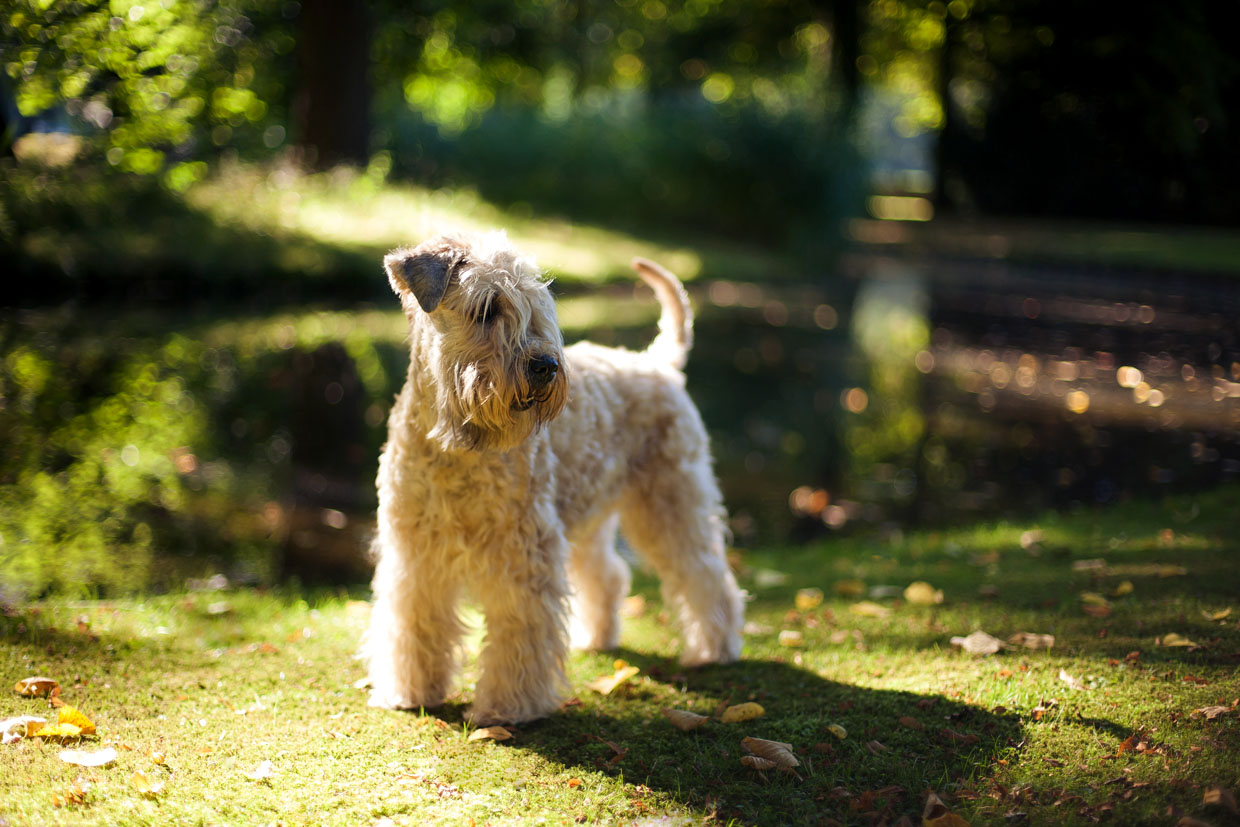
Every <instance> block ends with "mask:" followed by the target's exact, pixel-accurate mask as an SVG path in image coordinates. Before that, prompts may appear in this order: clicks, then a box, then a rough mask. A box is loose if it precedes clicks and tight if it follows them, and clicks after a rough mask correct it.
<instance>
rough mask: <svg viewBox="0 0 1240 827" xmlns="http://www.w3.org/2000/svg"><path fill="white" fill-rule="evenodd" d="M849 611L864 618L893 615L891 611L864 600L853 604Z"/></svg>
mask: <svg viewBox="0 0 1240 827" xmlns="http://www.w3.org/2000/svg"><path fill="white" fill-rule="evenodd" d="M849 611H850V612H852V613H853V614H855V615H861V616H862V617H886V616H887V615H889V614H891V609H888V608H887V607H886V606H880V605H879V604H877V603H874V602H871V601H869V600H862V601H861V602H860V603H854V604H852V606H850V607H849Z"/></svg>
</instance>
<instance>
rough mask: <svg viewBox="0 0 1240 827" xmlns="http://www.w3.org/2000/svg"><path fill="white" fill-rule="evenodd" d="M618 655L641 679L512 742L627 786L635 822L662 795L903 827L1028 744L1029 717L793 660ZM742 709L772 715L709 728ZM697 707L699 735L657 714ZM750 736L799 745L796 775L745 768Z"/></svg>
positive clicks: (804, 818)
mask: <svg viewBox="0 0 1240 827" xmlns="http://www.w3.org/2000/svg"><path fill="white" fill-rule="evenodd" d="M614 654H615V656H616V657H620V658H623V659H625V660H627V661H628V662H629V663H630V664H632V665H634V666H637V667H639V668H640V670H641V672H640V673H639V674H640V675H641V676H643V677H642V678H640V679H634V680H631V681H629V682H628V683H627V684H625V685H622V686H620V687H618V688H617V689H616V690H614V692H613V693H612V694H611V695H609V696H607V697H603V696H600V695H598V694H596V693H593V692H592V691H591V690H590V689H586V688H579V689H580V691H581V693H582V694H581V695H580V702H579V703H576V702H574V703H570V704H568V705H566V707H565V708H564V710H562V711H561V712H560V713H558V714H556V715H553V716H551V717H549V718H547V719H545V720H543V721H538V722H534V723H531V724H527V725H524V726H522V727H520V728H518V730H517V737H516V738H514V739H513V740H512V741H509V742H508V744H510V745H511V748H515V749H524V750H530V751H532V752H535V753H538V754H539V755H541V756H543V757H544V758H546V759H548V760H551V761H553V762H556V763H558V764H561V765H563V766H564V767H566V768H568V769H569V770H570V771H584V770H596V771H598V772H602V773H605V774H607V775H611V776H613V777H621V778H623V780H624V782H625V783H626V784H629V785H632V786H631V789H632V795H631V797H630V800H631V804H632V806H633V807H634V808H635V811H636V812H635V815H639V814H640V813H641V810H642V808H643V804H642V803H641V802H642V797H643V795H649V793H650V792H651V791H657V792H661V793H663V794H665V795H666V796H670V797H671V798H673V799H675V800H676V801H677V802H679V803H680V804H682V805H683V806H686V807H688V808H690V809H692V810H694V811H697V812H698V813H701V814H702V815H710V814H712V813H713V814H714V816H715V817H716V818H719V819H720V820H722V821H724V822H726V821H728V820H729V819H734V820H736V821H738V822H740V823H746V824H757V823H760V824H808V823H818V822H819V821H821V820H823V819H825V818H827V817H831V818H837V819H840V820H842V821H851V820H855V819H857V818H861V819H863V820H869V821H875V820H878V821H881V820H883V819H887V820H888V821H895V820H896V819H898V818H899V817H900V816H901V815H905V814H907V815H910V816H911V817H913V819H914V821H916V817H917V816H919V815H920V813H921V808H922V804H923V803H924V801H925V792H926V790H928V789H936V790H940V791H943V790H944V789H945V788H948V787H951V786H955V785H956V784H958V783H962V782H964V783H966V786H967V783H969V782H970V779H973V778H974V777H976V776H979V775H983V774H986V773H988V772H990V771H991V770H992V769H993V768H994V766H995V762H996V761H997V760H999V758H1000V756H1001V754H1002V753H1004V752H1008V751H1011V750H1012V749H1014V748H1016V747H1017V746H1018V741H1019V737H1020V723H1019V720H1018V719H1017V717H1016V716H1015V715H1014V714H1012V713H1010V712H1007V711H1005V710H1002V709H996V710H985V709H981V708H979V707H977V706H975V705H971V704H966V703H963V702H961V701H959V700H952V699H949V698H946V697H942V696H936V695H918V694H914V693H912V692H902V691H893V690H880V689H870V688H864V687H858V686H850V685H847V684H842V683H837V682H834V681H830V680H826V679H824V678H822V677H820V676H818V675H816V674H815V673H813V672H811V671H808V670H806V669H802V668H799V667H796V666H793V665H790V664H787V663H780V662H775V661H757V660H744V661H741V662H739V663H735V664H730V665H727V666H709V667H703V668H698V669H685V668H684V667H681V666H680V665H679V664H677V663H676V662H675V661H672V660H668V659H665V658H658V657H650V656H648V655H644V654H641V653H639V652H634V651H631V650H619V651H617V652H615V653H614ZM745 701H755V702H757V703H759V704H760V705H761V706H762V707H763V708H764V710H765V713H764V714H763V715H762V717H759V718H755V719H752V720H749V721H746V722H743V723H729V724H725V723H722V722H721V721H720V720H719V719H718V718H716V717H713V713H716V712H717V711H719V709H720V708H721V707H722V705H723V704H725V703H731V704H739V703H742V702H745ZM691 702H692V707H691V709H692V711H694V712H697V713H699V714H704V715H712V717H711V719H710V720H709V721H708V722H707V723H705V724H704V725H702V726H700V727H699V728H697V729H694V730H692V731H689V732H682V731H680V730H679V729H677V728H676V727H674V726H673V725H672V724H671V723H670V722H669V721H668V720H667V719H666V718H664V717H663V716H662V715H661V714H659V710H662V709H690V703H691ZM836 727H842V729H838V730H837V732H838V733H839V734H835V733H833V732H832V731H831V730H832V728H836ZM841 734H842V735H844V736H845V737H843V738H841V737H839V735H841ZM746 736H752V737H756V738H763V739H767V740H774V741H782V742H786V743H789V744H792V745H793V746H794V748H795V750H796V756H797V758H798V760H799V762H800V765H799V766H798V767H796V768H795V774H793V773H785V772H779V771H776V770H768V771H765V772H759V771H756V770H753V769H751V768H749V767H748V766H745V765H743V764H742V763H741V761H740V759H741V757H742V756H743V755H745V754H746V752H745V750H743V749H742V747H741V739H742V738H744V737H746Z"/></svg>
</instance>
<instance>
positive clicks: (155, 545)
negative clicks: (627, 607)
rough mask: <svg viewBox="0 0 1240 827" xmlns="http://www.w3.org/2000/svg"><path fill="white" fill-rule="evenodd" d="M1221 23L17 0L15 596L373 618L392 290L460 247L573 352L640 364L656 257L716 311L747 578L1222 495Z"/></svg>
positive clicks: (8, 59) (3, 117)
mask: <svg viewBox="0 0 1240 827" xmlns="http://www.w3.org/2000/svg"><path fill="white" fill-rule="evenodd" d="M1224 18H1226V19H1230V16H1229V15H1228V14H1227V13H1226V9H1225V4H1220V3H1213V2H1209V1H1208V0H1184V2H1180V3H1175V4H1165V3H1152V2H1138V3H1115V2H1097V3H1088V4H1064V3H1037V2H1032V0H951V2H947V3H944V2H938V1H937V0H934V2H925V0H748V2H742V0H684V1H683V2H673V1H672V0H667V2H664V0H616V1H615V2H599V0H483V2H472V3H461V2H446V1H445V2H415V3H396V2H387V1H385V0H373V2H354V0H307V2H296V1H295V0H214V1H212V0H110V2H102V1H101V0H79V1H78V2H74V1H73V0H63V1H62V0H56V1H55V2H48V0H9V2H7V3H6V4H5V6H4V9H3V10H2V12H0V57H2V61H3V73H2V74H0V132H2V138H0V176H2V179H0V180H2V183H0V268H2V270H3V272H4V274H5V288H6V289H5V296H4V299H3V303H2V306H0V445H2V446H3V447H2V449H0V602H3V601H7V600H17V599H22V598H29V597H37V596H40V595H43V594H47V593H49V592H52V591H60V592H69V593H75V592H76V593H82V594H85V595H107V594H114V593H118V592H125V591H133V590H142V589H166V588H179V587H182V586H183V585H184V584H185V582H186V578H200V579H201V578H207V577H210V576H212V575H220V574H222V575H224V576H225V577H226V578H228V579H229V580H230V581H231V582H243V583H244V582H251V583H260V584H267V583H274V582H280V581H283V580H287V579H289V578H298V579H300V580H302V581H313V582H331V583H344V584H348V583H361V582H364V581H365V580H366V578H367V575H368V564H367V561H366V557H365V554H364V548H365V545H366V542H367V537H368V534H369V531H370V530H371V526H372V512H373V508H374V505H375V495H374V486H373V480H374V473H375V468H376V461H377V457H378V453H379V450H380V446H381V445H382V442H383V439H384V433H385V420H386V416H387V412H388V409H389V407H390V405H391V402H392V400H393V397H394V394H395V393H396V391H397V389H398V388H399V386H400V384H401V383H402V381H403V378H404V373H405V370H406V367H407V362H408V355H407V351H406V349H405V345H404V342H403V339H404V335H405V322H404V318H403V316H402V315H401V313H400V311H399V308H398V306H397V303H396V301H395V299H394V298H393V297H392V296H391V295H390V293H389V290H388V287H387V284H386V280H385V279H384V277H383V274H382V272H381V268H380V265H379V261H380V258H381V256H382V254H383V252H384V251H386V250H388V249H390V248H391V247H394V246H396V245H399V244H406V243H415V242H417V241H419V240H421V239H423V238H425V237H427V236H429V235H431V234H434V233H437V232H440V231H442V230H448V229H465V230H470V229H483V228H492V227H501V228H506V229H507V230H508V231H509V233H510V235H511V236H512V237H513V238H514V240H515V241H516V242H517V243H518V244H519V245H521V246H522V247H524V248H526V249H528V250H530V251H532V252H534V253H535V254H537V256H538V257H539V260H540V263H541V264H542V265H543V266H544V267H545V268H546V269H547V270H548V271H549V272H550V274H551V275H552V276H554V277H555V279H556V281H555V288H554V289H555V291H556V293H557V295H558V298H559V302H560V312H561V321H562V324H563V327H564V329H565V333H566V337H567V338H568V339H569V340H574V339H578V338H582V337H585V336H589V337H590V338H593V339H595V340H599V341H603V342H610V343H614V344H621V345H628V346H632V347H642V346H644V344H645V343H646V342H647V341H648V340H649V339H650V338H651V337H652V335H653V322H654V320H655V318H656V315H657V306H656V305H655V303H654V302H653V299H652V297H651V296H650V295H649V294H648V293H643V290H642V289H637V288H635V287H634V284H633V282H634V279H633V276H632V274H631V273H630V271H629V270H628V261H629V259H630V258H631V257H632V256H633V255H635V254H640V255H645V256H649V257H653V258H655V259H657V260H659V261H661V262H663V263H664V264H666V265H667V266H669V267H670V268H672V269H673V270H675V271H676V272H678V273H679V274H680V275H681V276H682V278H684V279H685V280H686V282H687V284H688V286H689V289H690V292H691V294H692V295H693V298H694V301H695V304H696V306H697V308H698V314H699V315H698V322H697V337H698V338H697V345H696V348H695V351H694V353H693V355H692V356H691V359H690V366H689V383H690V390H691V392H692V393H693V395H694V397H695V399H696V400H697V401H698V403H699V405H700V407H701V409H702V413H703V417H704V418H705V420H706V422H707V425H708V427H709V428H710V430H711V434H712V438H713V441H714V447H715V451H716V457H717V470H718V474H719V476H720V479H721V482H722V484H723V488H724V491H725V496H726V499H727V501H728V504H729V509H730V512H731V515H732V528H733V532H734V535H735V541H736V544H737V545H738V546H741V547H745V546H753V545H757V544H762V545H765V546H768V547H769V546H776V547H777V546H781V545H789V546H791V545H796V544H801V543H805V542H808V541H811V540H816V539H820V538H823V537H829V536H832V535H835V534H838V533H841V532H857V531H862V532H867V531H868V532H874V533H875V536H879V537H881V536H884V535H885V536H892V535H896V534H898V533H900V532H902V531H905V530H907V529H909V528H911V527H919V528H921V527H936V526H946V525H953V524H960V523H964V522H977V521H994V520H1002V519H1004V518H1009V517H1015V516H1018V515H1019V516H1027V515H1029V514H1032V513H1036V512H1038V511H1041V510H1044V509H1048V508H1053V509H1064V510H1081V509H1085V510H1089V509H1097V508H1105V507H1106V506H1108V505H1109V504H1112V503H1116V502H1121V501H1125V500H1129V499H1132V498H1159V497H1161V496H1163V495H1164V494H1165V493H1168V492H1173V491H1174V492H1180V491H1194V490H1201V489H1204V488H1209V487H1215V486H1219V485H1223V484H1228V483H1232V484H1234V482H1235V481H1236V479H1237V477H1238V476H1240V341H1238V333H1240V282H1238V281H1237V277H1238V275H1240V233H1238V232H1237V226H1238V224H1240V200H1238V199H1237V198H1236V197H1235V193H1236V192H1237V190H1238V189H1240V152H1237V151H1236V148H1237V146H1240V125H1238V124H1237V123H1236V122H1235V118H1236V113H1240V83H1238V82H1237V79H1238V76H1240V56H1238V55H1237V53H1236V51H1235V50H1234V48H1230V47H1229V46H1228V44H1227V43H1226V42H1225V41H1224V39H1223V34H1222V33H1223V32H1225V31H1227V29H1226V28H1225V25H1224V22H1225V21H1224ZM643 289H644V288H643ZM480 496H485V492H482V493H481V494H480ZM1192 516H1193V515H1191V514H1188V515H1184V518H1185V519H1186V520H1187V519H1191V518H1192Z"/></svg>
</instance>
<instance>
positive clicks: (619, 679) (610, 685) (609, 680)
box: [586, 660, 641, 695]
mask: <svg viewBox="0 0 1240 827" xmlns="http://www.w3.org/2000/svg"><path fill="white" fill-rule="evenodd" d="M613 665H614V666H615V668H616V671H615V672H614V673H612V674H610V675H600V676H599V677H597V678H595V679H594V680H592V681H590V682H589V683H587V684H586V686H587V687H588V688H590V689H593V690H594V691H595V692H598V693H599V694H602V695H610V694H611V693H612V692H613V691H614V690H615V688H616V687H617V686H619V685H620V684H622V683H624V682H625V681H627V680H628V679H629V678H631V677H633V676H634V675H636V674H637V673H638V672H640V671H641V670H640V669H638V668H637V667H636V666H629V665H628V663H626V662H625V661H622V660H617V661H616V662H615V664H613Z"/></svg>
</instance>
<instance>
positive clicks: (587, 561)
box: [568, 514, 632, 650]
mask: <svg viewBox="0 0 1240 827" xmlns="http://www.w3.org/2000/svg"><path fill="white" fill-rule="evenodd" d="M619 526H620V515H619V514H611V515H609V516H607V517H606V518H604V519H603V520H602V521H601V522H600V523H599V524H598V525H597V526H595V527H594V528H593V529H592V530H591V531H590V532H588V533H587V534H586V535H585V536H583V537H582V538H580V539H579V540H578V541H577V542H575V543H573V546H572V551H571V553H570V554H569V560H568V574H569V580H570V581H571V583H572V586H573V595H572V621H571V622H570V624H569V631H570V633H571V640H572V644H573V646H574V647H576V648H578V649H591V650H598V649H614V648H616V647H617V646H618V645H619V644H620V616H619V612H620V603H621V601H623V600H624V598H625V597H627V596H628V594H629V585H630V583H631V581H632V575H631V574H630V573H629V566H628V564H627V563H625V562H624V560H622V559H621V558H620V555H619V554H617V553H616V531H617V530H618V529H619Z"/></svg>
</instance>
